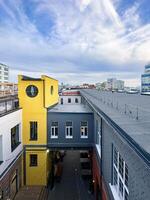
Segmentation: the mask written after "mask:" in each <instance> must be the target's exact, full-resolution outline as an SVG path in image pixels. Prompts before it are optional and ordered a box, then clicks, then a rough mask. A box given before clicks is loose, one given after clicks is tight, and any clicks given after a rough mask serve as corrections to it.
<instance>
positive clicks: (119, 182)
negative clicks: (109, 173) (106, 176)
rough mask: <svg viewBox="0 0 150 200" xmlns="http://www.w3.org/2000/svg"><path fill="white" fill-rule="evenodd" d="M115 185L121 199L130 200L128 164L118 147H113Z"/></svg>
mask: <svg viewBox="0 0 150 200" xmlns="http://www.w3.org/2000/svg"><path fill="white" fill-rule="evenodd" d="M113 186H114V187H115V191H116V192H117V194H118V196H119V197H120V199H121V200H128V196H129V190H128V166H127V164H126V163H125V161H124V160H123V158H122V156H121V155H120V153H119V152H118V151H117V149H116V148H113Z"/></svg>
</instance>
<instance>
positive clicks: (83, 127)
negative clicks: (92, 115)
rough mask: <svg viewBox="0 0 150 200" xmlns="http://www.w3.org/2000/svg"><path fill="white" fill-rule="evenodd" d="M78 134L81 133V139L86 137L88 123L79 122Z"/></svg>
mask: <svg viewBox="0 0 150 200" xmlns="http://www.w3.org/2000/svg"><path fill="white" fill-rule="evenodd" d="M80 133H81V138H87V137H88V122H86V121H81V127H80Z"/></svg>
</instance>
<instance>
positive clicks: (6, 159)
mask: <svg viewBox="0 0 150 200" xmlns="http://www.w3.org/2000/svg"><path fill="white" fill-rule="evenodd" d="M21 133H22V110H21V109H19V107H18V99H17V98H16V97H15V96H14V97H11V98H9V97H7V98H6V97H5V98H3V99H0V199H13V198H14V196H15V195H16V193H17V192H18V190H19V188H20V187H21V185H22V157H21V156H22V134H21Z"/></svg>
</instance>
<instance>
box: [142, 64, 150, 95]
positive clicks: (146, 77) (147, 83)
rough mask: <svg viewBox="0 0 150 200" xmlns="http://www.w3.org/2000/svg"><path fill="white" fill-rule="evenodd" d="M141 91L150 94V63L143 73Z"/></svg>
mask: <svg viewBox="0 0 150 200" xmlns="http://www.w3.org/2000/svg"><path fill="white" fill-rule="evenodd" d="M141 93H142V94H150V64H148V65H146V66H145V73H144V74H142V75H141Z"/></svg>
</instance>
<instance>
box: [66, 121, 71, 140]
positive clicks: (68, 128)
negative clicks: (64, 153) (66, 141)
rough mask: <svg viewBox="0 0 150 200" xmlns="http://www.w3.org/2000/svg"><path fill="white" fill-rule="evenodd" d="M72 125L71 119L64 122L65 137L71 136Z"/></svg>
mask: <svg viewBox="0 0 150 200" xmlns="http://www.w3.org/2000/svg"><path fill="white" fill-rule="evenodd" d="M72 132H73V126H72V122H71V121H67V122H66V138H73V133H72Z"/></svg>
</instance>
